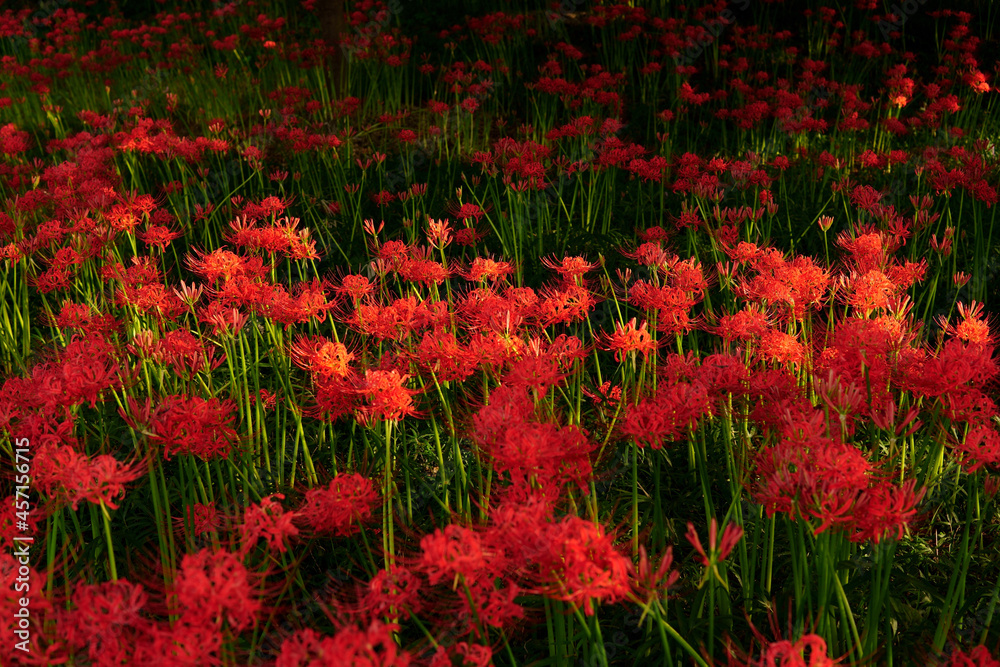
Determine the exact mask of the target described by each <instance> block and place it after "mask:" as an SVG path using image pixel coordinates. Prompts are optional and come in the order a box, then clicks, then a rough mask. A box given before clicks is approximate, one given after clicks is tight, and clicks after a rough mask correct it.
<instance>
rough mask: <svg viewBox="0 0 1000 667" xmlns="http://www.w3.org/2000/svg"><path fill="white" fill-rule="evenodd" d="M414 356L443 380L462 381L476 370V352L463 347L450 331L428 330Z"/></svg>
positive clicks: (422, 365)
mask: <svg viewBox="0 0 1000 667" xmlns="http://www.w3.org/2000/svg"><path fill="white" fill-rule="evenodd" d="M414 358H415V360H416V362H417V363H418V364H420V366H421V367H422V368H425V369H427V370H429V371H431V372H432V373H433V374H434V377H436V378H437V379H438V380H439V381H441V382H450V381H453V380H457V381H461V380H464V379H466V378H467V377H469V376H470V375H472V373H473V372H474V371H475V370H476V365H477V360H476V355H475V353H474V352H473V351H472V350H470V349H465V348H463V347H462V346H461V345H460V344H459V342H458V339H457V338H456V337H455V334H453V333H451V332H450V331H439V330H434V331H428V332H427V333H425V334H424V337H423V339H422V340H421V341H420V344H419V345H418V346H417V350H416V353H415V355H414Z"/></svg>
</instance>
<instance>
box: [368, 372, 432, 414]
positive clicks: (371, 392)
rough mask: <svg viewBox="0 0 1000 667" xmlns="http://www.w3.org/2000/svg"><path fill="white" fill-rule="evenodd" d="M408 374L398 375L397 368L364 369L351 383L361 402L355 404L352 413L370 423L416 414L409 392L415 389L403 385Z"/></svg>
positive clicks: (413, 392)
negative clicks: (354, 410)
mask: <svg viewBox="0 0 1000 667" xmlns="http://www.w3.org/2000/svg"><path fill="white" fill-rule="evenodd" d="M408 378H409V376H408V375H400V373H399V371H397V370H391V371H381V370H371V369H368V370H366V371H365V375H364V377H363V378H360V379H359V381H358V382H357V384H356V386H355V392H356V393H357V394H358V395H359V396H360V397H361V398H362V399H363V401H364V403H363V404H362V405H361V406H359V407H358V408H357V411H356V416H357V419H358V422H359V423H362V424H371V423H372V422H375V421H379V420H387V421H398V420H400V419H402V418H403V417H407V416H413V415H416V414H417V410H416V408H414V406H413V395H414V394H415V393H416V392H415V391H413V390H411V389H407V388H406V386H405V384H406V380H407V379H408Z"/></svg>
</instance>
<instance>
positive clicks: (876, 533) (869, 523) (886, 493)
mask: <svg viewBox="0 0 1000 667" xmlns="http://www.w3.org/2000/svg"><path fill="white" fill-rule="evenodd" d="M916 484H917V480H915V479H910V480H907V481H906V482H904V483H903V485H902V486H894V485H892V484H888V483H879V484H878V485H876V486H875V487H874V488H871V489H868V490H866V491H864V492H863V493H862V494H861V495H860V496H859V497H858V500H857V502H856V503H855V505H854V515H853V521H852V525H853V527H854V529H855V532H854V533H853V534H851V535H850V536H849V539H850V540H851V541H852V542H864V541H865V540H869V539H870V540H872V541H873V542H875V543H876V544H878V543H879V542H880V541H882V540H883V539H884V538H885V537H886V535H892V534H893V533H895V539H897V540H899V539H902V537H903V532H904V530H905V528H906V525H907V523H909V521H910V519H912V518H913V517H914V516H916V514H917V504H918V503H919V502H920V501H921V500H922V499H923V497H924V494H925V493H926V492H927V488H926V487H922V488H920V489H919V490H917V489H916Z"/></svg>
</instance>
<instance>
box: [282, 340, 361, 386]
mask: <svg viewBox="0 0 1000 667" xmlns="http://www.w3.org/2000/svg"><path fill="white" fill-rule="evenodd" d="M291 358H292V361H293V362H294V363H295V365H296V366H298V367H299V368H302V369H303V370H307V371H309V372H310V373H312V374H313V375H315V376H316V377H318V378H320V379H327V378H343V377H345V376H346V375H347V374H348V373H349V372H350V371H351V367H350V363H351V361H353V360H354V355H353V354H351V353H350V352H348V350H347V346H345V345H344V344H343V343H340V342H336V341H331V340H327V339H326V338H323V337H322V336H311V337H300V338H298V339H296V340H295V342H294V343H292V346H291Z"/></svg>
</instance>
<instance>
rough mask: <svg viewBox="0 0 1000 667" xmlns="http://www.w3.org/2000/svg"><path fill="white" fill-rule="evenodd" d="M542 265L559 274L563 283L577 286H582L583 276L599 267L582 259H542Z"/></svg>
mask: <svg viewBox="0 0 1000 667" xmlns="http://www.w3.org/2000/svg"><path fill="white" fill-rule="evenodd" d="M542 265H543V266H545V267H547V268H549V269H552V270H553V271H556V272H557V273H559V275H560V276H562V278H563V280H564V281H565V282H567V283H570V284H577V285H580V284H582V283H581V278H582V277H583V275H584V274H586V273H588V272H590V271H593V270H594V269H596V268H597V267H598V266H599V265H598V264H592V263H591V262H588V261H587V260H586V259H584V258H583V257H563V258H562V260H556V259H555V258H554V257H553V258H548V257H543V258H542Z"/></svg>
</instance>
